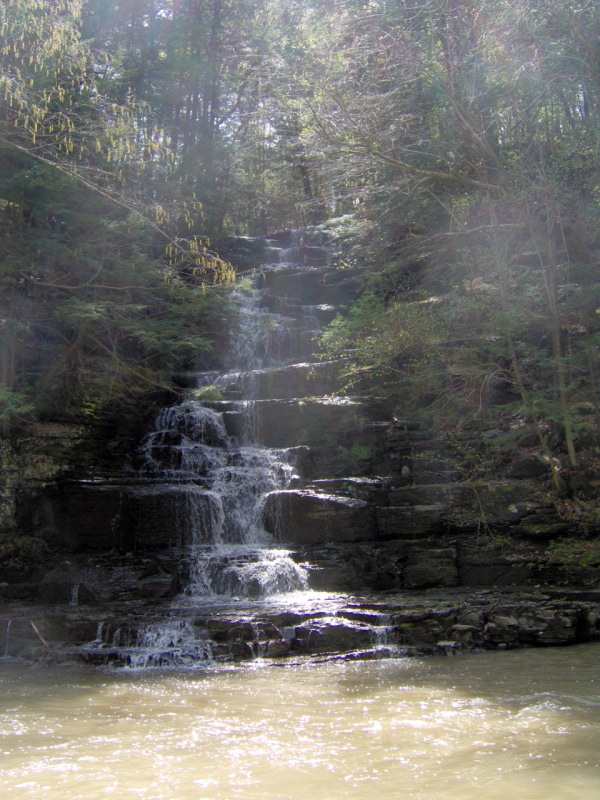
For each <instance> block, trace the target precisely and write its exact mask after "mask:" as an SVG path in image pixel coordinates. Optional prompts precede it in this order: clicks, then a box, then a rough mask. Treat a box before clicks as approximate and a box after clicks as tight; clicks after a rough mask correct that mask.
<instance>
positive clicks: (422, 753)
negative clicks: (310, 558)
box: [0, 645, 600, 800]
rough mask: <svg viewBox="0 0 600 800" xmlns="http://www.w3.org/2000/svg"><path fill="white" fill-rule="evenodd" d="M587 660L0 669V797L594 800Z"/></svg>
mask: <svg viewBox="0 0 600 800" xmlns="http://www.w3.org/2000/svg"><path fill="white" fill-rule="evenodd" d="M599 656H600V645H584V646H579V647H574V648H568V649H551V650H521V651H512V652H504V653H485V654H482V655H472V656H463V657H456V658H431V659H427V660H417V659H412V660H391V661H390V660H387V661H375V662H362V663H361V662H355V663H352V662H340V663H325V664H316V665H314V664H313V665H310V664H308V663H299V664H297V665H296V666H293V667H291V668H285V667H281V666H274V665H273V664H272V663H269V662H267V661H264V660H258V661H256V662H252V663H251V664H249V665H247V666H238V667H230V668H224V667H223V666H221V667H220V668H219V669H218V670H217V669H214V670H213V669H211V668H210V667H208V668H207V669H206V670H205V671H204V672H192V673H185V672H179V673H178V672H170V673H167V674H160V672H156V671H155V672H151V673H135V674H132V673H117V674H114V673H113V674H102V673H98V672H96V671H91V670H90V671H84V670H76V669H73V670H64V671H61V672H59V671H56V672H52V671H51V670H48V669H44V670H41V669H37V670H36V669H31V670H29V671H28V670H24V669H23V667H22V666H19V667H16V668H14V669H11V668H10V667H9V666H8V665H5V666H0V742H1V745H0V752H1V753H2V760H1V761H0V775H1V777H2V786H3V796H4V797H7V798H19V800H21V799H23V800H27V799H28V798H32V799H34V800H38V799H41V798H45V799H47V800H59V798H60V800H75V798H77V799H79V798H94V800H103V798H111V797H118V798H143V800H165V798H168V799H169V800H171V799H173V800H188V798H189V800H217V798H218V800H223V799H224V798H225V799H226V800H234V798H239V800H264V798H270V799H271V798H272V800H315V799H317V798H318V799H319V800H338V798H339V799H340V800H341V799H342V798H348V799H349V800H375V799H376V800H381V798H410V800H482V798H485V800H506V798H511V800H596V798H598V797H599V796H600V757H599V753H598V741H599V740H600V676H599V674H598V658H599Z"/></svg>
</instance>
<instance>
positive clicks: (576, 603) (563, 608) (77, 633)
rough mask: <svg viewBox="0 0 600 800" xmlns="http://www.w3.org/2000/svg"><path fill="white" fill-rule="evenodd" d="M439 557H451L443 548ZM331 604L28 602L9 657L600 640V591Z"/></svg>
mask: <svg viewBox="0 0 600 800" xmlns="http://www.w3.org/2000/svg"><path fill="white" fill-rule="evenodd" d="M436 553H437V555H436ZM430 558H431V559H436V558H437V560H438V561H440V562H441V561H443V558H441V556H440V551H431V552H430ZM361 600H362V601H361ZM357 601H358V602H357ZM324 608H325V611H324V613H320V612H318V611H317V609H316V608H315V609H313V612H312V613H311V612H310V611H309V612H308V613H307V612H301V613H295V612H294V610H293V609H290V610H289V611H288V612H282V611H281V610H278V609H276V608H268V607H267V608H265V607H263V608H260V609H257V608H252V607H248V608H245V607H242V608H240V609H236V610H232V609H228V610H227V609H224V610H222V611H221V612H216V613H214V614H212V615H209V616H208V617H205V616H198V615H197V614H196V615H194V613H190V610H189V609H188V610H186V609H177V608H175V609H173V608H171V607H167V606H158V607H155V608H154V609H153V610H152V612H149V611H148V609H146V613H145V614H144V615H141V614H140V613H139V611H138V612H137V613H135V612H134V613H127V611H125V610H123V608H122V607H117V606H115V607H109V608H106V609H102V610H99V609H95V608H93V607H92V606H89V607H87V608H84V607H77V608H73V607H69V606H63V607H60V608H55V609H52V610H51V611H48V610H44V609H43V608H40V607H39V606H38V607H35V606H29V607H27V606H21V607H19V608H12V609H9V610H8V611H4V612H3V613H2V614H0V648H1V649H2V652H3V653H4V658H5V659H7V660H10V659H16V658H21V659H29V660H38V661H42V662H45V663H60V662H61V661H62V662H64V661H71V662H72V661H79V662H84V663H89V664H94V665H98V666H103V665H108V664H111V665H112V666H115V667H122V666H137V667H169V666H170V667H172V666H188V667H190V666H194V665H203V664H206V663H210V662H211V661H214V662H222V661H242V660H251V659H254V658H257V657H262V658H267V659H281V658H285V657H289V656H292V657H294V658H298V657H301V656H304V657H306V658H313V659H316V660H323V659H325V660H328V659H337V658H350V659H362V658H378V657H394V656H396V657H398V656H410V655H444V656H448V655H455V654H456V653H460V652H462V651H469V650H476V649H488V650H496V649H500V650H505V649H507V648H514V647H530V646H557V645H569V644H575V643H577V642H585V641H598V640H599V639H600V604H599V603H598V600H597V598H596V599H594V598H593V597H589V598H588V597H580V596H579V597H578V598H577V599H575V600H569V599H567V598H564V597H558V596H553V595H551V594H547V593H539V592H538V593H537V594H532V593H527V592H525V591H522V590H520V591H514V590H510V589H508V590H504V591H503V590H492V591H490V590H487V591H485V592H481V591H477V590H475V591H474V590H457V589H452V588H446V589H440V590H438V591H436V590H433V591H431V592H428V593H427V594H426V595H423V594H422V593H421V594H417V593H412V592H411V590H410V589H407V590H405V591H404V592H402V593H399V594H392V595H389V597H388V602H387V604H386V614H385V615H380V614H379V613H378V608H377V607H374V606H373V605H372V603H371V602H370V598H369V597H368V596H364V597H363V598H361V597H360V596H359V597H357V598H356V600H355V602H353V603H352V604H350V603H348V601H347V599H345V598H343V597H341V598H338V599H336V600H334V601H330V602H327V601H324ZM382 622H383V624H381V623H382ZM21 663H23V662H21Z"/></svg>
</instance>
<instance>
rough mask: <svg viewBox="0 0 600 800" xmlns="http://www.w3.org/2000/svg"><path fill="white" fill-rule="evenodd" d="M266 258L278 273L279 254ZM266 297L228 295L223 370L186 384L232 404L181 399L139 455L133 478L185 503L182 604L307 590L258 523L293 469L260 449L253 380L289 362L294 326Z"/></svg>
mask: <svg viewBox="0 0 600 800" xmlns="http://www.w3.org/2000/svg"><path fill="white" fill-rule="evenodd" d="M277 249H278V248H276V247H273V248H271V250H277ZM279 249H281V248H279ZM271 255H272V260H273V264H272V268H274V269H276V268H277V266H278V264H279V263H280V261H281V260H282V259H281V253H279V254H278V256H277V258H275V256H273V254H271ZM269 266H270V265H269V264H267V265H264V267H263V269H266V270H268V269H269ZM265 294H266V292H265V290H264V289H262V290H261V289H259V288H257V287H256V285H254V286H252V287H250V288H248V286H245V287H244V288H243V289H241V288H240V289H237V290H235V291H234V292H233V301H234V303H235V304H236V306H237V312H238V313H237V318H238V321H239V322H238V325H237V326H236V329H235V331H234V332H233V333H232V335H231V341H230V345H229V348H228V357H227V364H226V369H225V370H224V371H223V372H216V371H212V372H205V373H198V374H197V375H195V376H194V377H193V380H192V381H191V382H192V383H193V384H195V387H196V390H198V389H200V388H202V387H206V386H216V387H219V389H220V390H222V391H227V392H228V394H229V395H230V396H232V397H233V398H234V399H230V400H226V401H225V400H224V401H219V400H211V401H206V402H204V401H202V400H197V399H185V400H184V401H183V402H182V403H180V404H179V405H177V406H173V407H169V408H164V409H162V410H161V411H160V412H159V413H158V415H157V417H156V420H155V424H154V430H153V431H152V432H150V433H149V434H148V435H147V436H146V438H145V440H144V442H143V444H142V447H141V461H142V464H141V467H140V469H141V472H142V473H143V474H144V475H145V476H147V477H148V479H154V480H156V481H159V480H160V481H163V482H165V483H166V484H167V485H168V486H169V487H170V490H169V491H170V492H171V493H179V494H182V495H183V497H184V501H181V498H180V502H178V503H177V504H176V507H175V511H174V513H175V514H176V515H177V524H178V528H179V529H180V530H181V531H182V536H181V540H182V541H183V542H184V544H185V545H186V546H187V547H189V548H192V551H193V553H192V562H193V563H192V565H191V567H190V569H189V585H188V586H187V588H186V590H185V592H184V596H185V598H186V600H187V601H188V602H189V601H190V600H198V601H200V600H206V599H207V598H214V597H219V596H229V597H238V598H245V599H258V598H262V597H265V596H270V595H273V594H280V593H283V592H289V591H297V590H299V589H305V588H306V576H305V571H304V570H303V569H302V568H301V567H299V566H298V565H297V564H296V563H294V561H293V560H292V559H291V558H290V557H289V554H288V553H287V552H286V551H283V550H278V549H275V548H274V546H273V541H272V537H271V536H270V535H269V534H267V533H266V531H265V529H264V526H263V522H262V517H263V505H264V503H263V499H264V497H265V496H266V495H267V494H268V493H270V492H273V491H275V490H281V489H285V488H286V487H287V486H288V485H289V484H290V482H291V480H292V479H293V477H294V469H293V466H292V465H291V464H290V462H289V459H288V456H287V452H286V451H285V450H277V449H270V448H266V447H264V446H261V444H260V442H259V438H260V431H259V421H258V416H257V397H258V392H259V383H260V376H261V374H262V373H264V372H265V370H268V369H274V368H275V369H276V368H278V367H281V366H282V365H283V364H285V363H287V362H288V361H289V360H290V358H291V359H292V360H293V355H294V352H295V350H297V343H296V341H295V340H297V339H298V328H299V325H298V321H297V319H295V318H293V317H289V316H286V315H284V314H276V313H272V312H271V311H269V310H267V309H266V308H265V307H264V301H265ZM314 324H315V321H314V320H313V317H312V316H311V317H310V325H311V326H313V327H314ZM303 327H304V328H306V325H304V326H303Z"/></svg>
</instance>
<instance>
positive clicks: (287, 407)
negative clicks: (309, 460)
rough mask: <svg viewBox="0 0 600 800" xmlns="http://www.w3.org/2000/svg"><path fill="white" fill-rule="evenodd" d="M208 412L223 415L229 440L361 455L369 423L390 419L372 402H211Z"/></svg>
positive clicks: (325, 399) (321, 399)
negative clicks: (351, 449)
mask: <svg viewBox="0 0 600 800" xmlns="http://www.w3.org/2000/svg"><path fill="white" fill-rule="evenodd" d="M205 405H206V406H207V407H208V408H212V409H214V410H215V411H219V412H220V413H222V414H223V419H224V422H225V427H226V429H227V432H228V434H229V435H230V436H234V437H236V438H237V439H238V440H239V441H241V442H244V441H254V442H258V444H259V445H262V446H264V447H272V448H288V447H297V446H302V445H306V446H327V447H331V448H337V447H339V446H341V447H344V446H345V445H346V443H349V444H350V446H351V447H352V446H354V448H355V450H356V452H357V453H359V450H360V447H359V445H356V444H352V443H353V442H356V441H358V440H360V434H361V432H362V431H366V430H367V429H368V426H369V423H371V422H373V421H374V420H382V419H385V417H386V416H387V414H386V411H385V409H384V408H383V407H382V406H381V404H380V403H379V402H378V401H376V400H372V399H368V400H365V399H362V398H352V397H346V398H331V397H311V398H306V399H294V400H257V401H255V402H252V403H250V402H249V401H244V402H232V401H223V402H209V403H206V404H205Z"/></svg>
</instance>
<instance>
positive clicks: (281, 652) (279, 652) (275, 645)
mask: <svg viewBox="0 0 600 800" xmlns="http://www.w3.org/2000/svg"><path fill="white" fill-rule="evenodd" d="M290 650H291V644H290V642H289V641H285V640H284V641H273V642H269V644H268V645H267V656H268V657H269V658H282V657H283V656H287V655H289V653H290Z"/></svg>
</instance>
